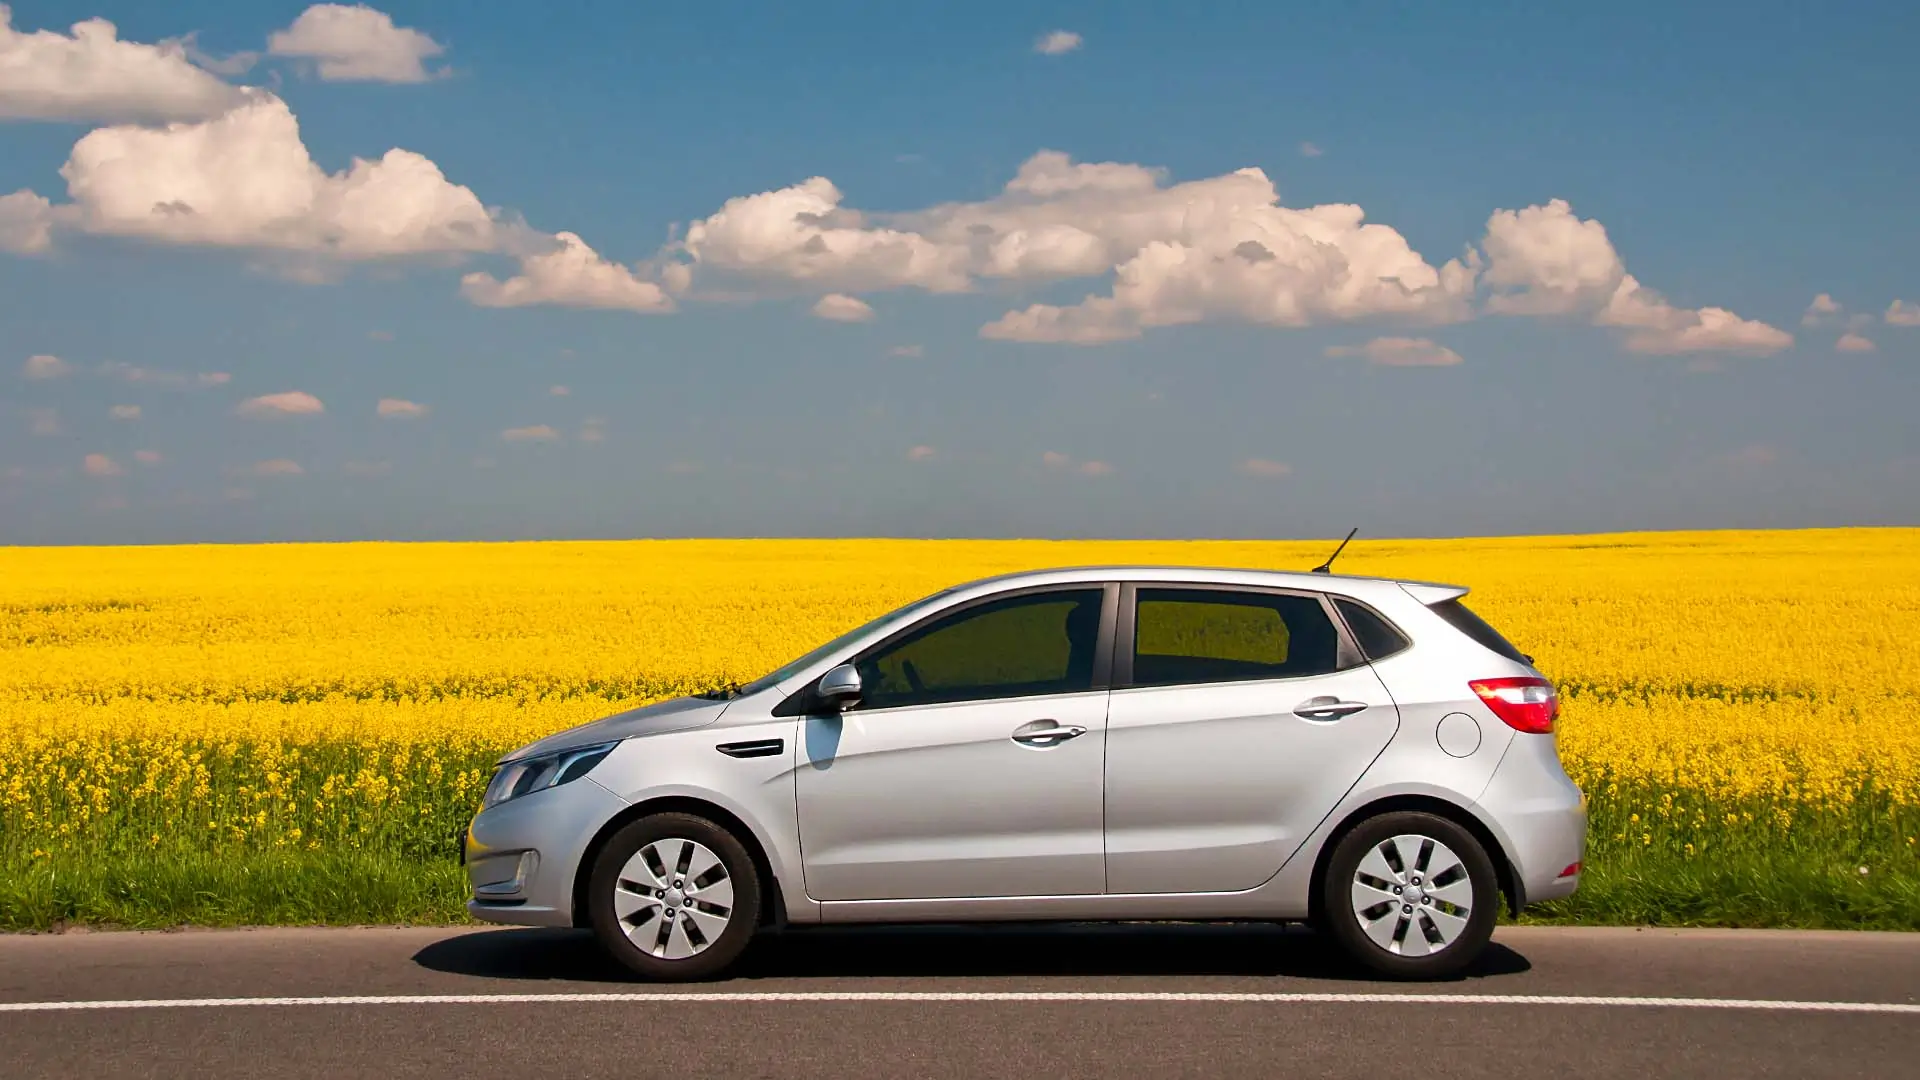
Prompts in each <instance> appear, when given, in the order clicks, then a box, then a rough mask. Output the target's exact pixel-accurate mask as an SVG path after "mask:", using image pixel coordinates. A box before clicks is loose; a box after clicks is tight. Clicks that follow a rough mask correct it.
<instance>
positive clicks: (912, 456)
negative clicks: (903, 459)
mask: <svg viewBox="0 0 1920 1080" xmlns="http://www.w3.org/2000/svg"><path fill="white" fill-rule="evenodd" d="M937 453H938V451H936V450H935V449H934V448H933V447H931V446H916V447H914V448H912V449H911V450H908V451H907V460H908V461H931V460H932V459H933V457H934V455H935V454H937Z"/></svg>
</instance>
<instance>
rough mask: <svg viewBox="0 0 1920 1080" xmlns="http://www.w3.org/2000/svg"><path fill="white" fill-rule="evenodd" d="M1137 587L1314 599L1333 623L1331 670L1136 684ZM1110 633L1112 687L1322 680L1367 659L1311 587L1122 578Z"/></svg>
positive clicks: (1328, 602)
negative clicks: (1117, 617)
mask: <svg viewBox="0 0 1920 1080" xmlns="http://www.w3.org/2000/svg"><path fill="white" fill-rule="evenodd" d="M1141 589H1176V590H1179V591H1182V592H1221V593H1235V594H1238V595H1243V596H1247V595H1251V596H1295V597H1301V598H1305V599H1311V600H1318V601H1319V602H1320V610H1321V612H1322V613H1323V614H1325V615H1326V617H1327V621H1328V622H1329V623H1331V624H1332V625H1333V632H1334V636H1335V642H1336V643H1335V646H1334V656H1333V659H1334V663H1335V664H1336V665H1337V666H1336V667H1335V668H1334V669H1333V670H1332V671H1321V672H1315V673H1314V674H1312V675H1280V676H1276V677H1274V678H1271V679H1209V680H1206V681H1204V682H1182V683H1151V684H1146V685H1142V684H1138V683H1135V682H1134V681H1133V649H1134V625H1135V616H1136V613H1137V611H1138V607H1137V605H1138V603H1139V595H1140V590H1141ZM1119 616H1120V617H1119V619H1118V620H1117V622H1116V624H1115V626H1114V634H1113V688H1114V689H1115V690H1166V689H1173V688H1175V687H1181V686H1239V685H1242V684H1245V683H1263V682H1295V681H1298V680H1300V679H1322V678H1325V677H1327V676H1328V675H1338V674H1340V673H1341V672H1343V671H1352V670H1353V669H1354V668H1358V667H1365V666H1367V658H1366V656H1365V654H1364V653H1362V652H1361V651H1360V645H1359V643H1358V642H1356V641H1355V640H1354V639H1353V635H1352V634H1350V633H1348V631H1347V624H1346V622H1345V621H1344V620H1342V619H1341V618H1340V613H1339V612H1338V611H1336V610H1334V606H1333V600H1332V599H1331V598H1329V597H1328V596H1327V594H1326V593H1323V592H1315V591H1314V590H1312V589H1286V588H1278V587H1274V586H1268V585H1238V584H1227V583H1223V582H1214V581H1124V582H1121V583H1120V613H1119Z"/></svg>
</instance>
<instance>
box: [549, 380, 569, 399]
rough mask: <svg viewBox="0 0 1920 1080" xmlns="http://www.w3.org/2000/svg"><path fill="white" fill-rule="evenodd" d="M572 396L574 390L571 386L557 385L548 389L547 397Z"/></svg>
mask: <svg viewBox="0 0 1920 1080" xmlns="http://www.w3.org/2000/svg"><path fill="white" fill-rule="evenodd" d="M572 394H573V388H572V387H570V386H561V385H559V384H558V383H556V384H554V385H553V386H549V387H547V395H548V396H549V397H569V396H571V395H572Z"/></svg>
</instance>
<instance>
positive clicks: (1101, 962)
mask: <svg viewBox="0 0 1920 1080" xmlns="http://www.w3.org/2000/svg"><path fill="white" fill-rule="evenodd" d="M413 959H414V962H415V963H417V964H419V965H421V966H422V967H425V968H428V969H430V970H433V971H440V972H446V973H449V974H458V975H470V976H477V977H481V978H491V979H525V980H546V981H561V982H632V981H634V978H635V977H634V976H633V975H631V974H630V973H628V971H627V970H626V969H625V968H624V967H621V966H620V965H619V964H618V963H616V962H615V961H614V960H613V959H611V958H610V957H608V956H607V955H606V954H605V953H603V952H602V951H601V950H600V947H599V944H598V943H597V942H596V941H595V940H594V938H593V935H592V934H591V933H588V932H586V931H580V930H539V929H515V930H477V931H474V932H472V933H467V934H461V935H459V936H456V937H449V938H446V939H444V940H441V941H436V942H434V943H433V944H431V945H428V946H426V947H425V948H423V949H421V950H420V951H419V952H417V953H415V954H414V957H413ZM1531 967H1532V965H1531V964H1530V963H1528V961H1527V959H1526V957H1524V956H1522V955H1521V954H1519V953H1517V952H1515V951H1514V950H1512V949H1510V948H1508V947H1506V946H1505V945H1502V944H1500V943H1499V942H1494V943H1493V944H1491V945H1489V946H1488V947H1487V950H1486V952H1485V953H1483V954H1481V957H1480V959H1479V961H1478V962H1476V963H1475V964H1474V965H1473V966H1472V967H1471V968H1469V969H1468V970H1467V972H1466V973H1465V974H1464V975H1462V976H1460V978H1461V979H1478V978H1485V977H1488V976H1498V975H1514V974H1518V973H1520V972H1523V971H1527V970H1529V969H1530V968H1531ZM1063 975H1080V976H1143V975H1144V976H1155V975H1159V976H1166V975H1178V976H1240V977H1246V976H1267V977H1284V978H1292V979H1307V980H1321V981H1340V982H1360V981H1372V977H1371V976H1369V975H1368V974H1366V973H1365V972H1363V971H1361V970H1359V969H1357V968H1356V967H1354V965H1353V964H1351V963H1350V962H1349V961H1347V960H1346V959H1345V958H1344V957H1343V956H1342V955H1341V954H1340V952H1339V951H1338V949H1337V948H1336V947H1335V946H1334V945H1333V943H1332V942H1331V941H1328V940H1327V939H1325V938H1323V937H1321V936H1320V935H1318V934H1314V933H1312V932H1310V931H1307V930H1305V929H1301V928H1295V927H1283V926H1274V925H1263V924H1251V925H1250V924H1217V925H1207V924H1191V923H1175V924H1169V923H1117V924H1080V923H1072V924H1054V925H1040V926H1028V925H1019V924H994V925H977V924H976V925H968V926H889V927H831V928H807V929H794V930H788V931H785V932H782V933H768V934H763V935H762V936H761V938H760V940H758V941H756V942H754V944H753V946H752V948H750V949H749V950H748V951H747V954H746V956H745V957H743V958H742V961H741V965H740V968H739V969H738V974H737V975H736V976H735V977H734V980H735V981H740V980H747V981H751V980H755V979H810V978H844V977H862V978H930V977H977V976H1001V977H1006V976H1015V977H1018V976H1063Z"/></svg>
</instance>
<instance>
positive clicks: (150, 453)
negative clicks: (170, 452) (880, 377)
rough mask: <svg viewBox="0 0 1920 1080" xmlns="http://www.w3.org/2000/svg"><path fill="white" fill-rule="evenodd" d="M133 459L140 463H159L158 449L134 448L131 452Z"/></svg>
mask: <svg viewBox="0 0 1920 1080" xmlns="http://www.w3.org/2000/svg"><path fill="white" fill-rule="evenodd" d="M133 460H135V461H137V462H139V463H140V464H142V465H158V464H160V461H161V458H160V451H158V450H135V451H134V452H133Z"/></svg>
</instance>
